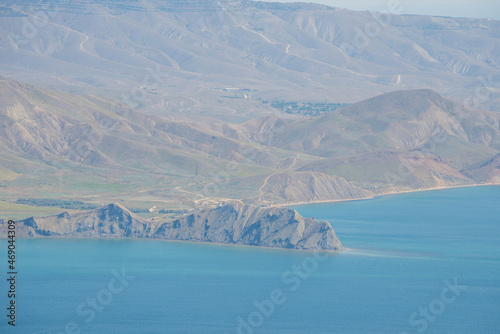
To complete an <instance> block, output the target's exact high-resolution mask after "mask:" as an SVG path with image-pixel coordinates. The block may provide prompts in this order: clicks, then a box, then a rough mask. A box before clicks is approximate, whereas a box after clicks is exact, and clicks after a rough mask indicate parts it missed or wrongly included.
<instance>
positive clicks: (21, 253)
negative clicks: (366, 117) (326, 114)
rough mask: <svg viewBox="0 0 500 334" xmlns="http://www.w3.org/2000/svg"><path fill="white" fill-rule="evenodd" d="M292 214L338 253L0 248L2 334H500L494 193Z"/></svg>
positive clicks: (177, 247)
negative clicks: (324, 223)
mask: <svg viewBox="0 0 500 334" xmlns="http://www.w3.org/2000/svg"><path fill="white" fill-rule="evenodd" d="M293 208H294V209H295V210H297V211H298V212H299V213H301V214H302V215H303V216H306V217H315V218H316V219H318V220H328V221H329V222H330V223H331V225H332V226H333V228H334V229H335V231H336V233H337V235H338V237H339V238H340V240H341V242H342V244H343V245H344V247H346V250H345V251H344V252H340V253H334V254H331V253H323V252H313V251H296V250H283V249H271V248H260V247H251V246H230V245H219V244H208V243H188V242H169V241H160V240H98V239H87V240H77V239H19V240H17V241H16V250H15V251H16V259H15V268H14V269H15V272H16V274H15V275H14V276H15V282H14V284H13V286H12V285H11V283H12V279H11V276H12V275H9V274H7V272H9V271H10V270H9V268H8V259H7V255H8V254H7V251H8V243H7V240H5V239H3V240H0V306H1V307H0V333H46V334H48V333H54V334H55V333H57V334H59V333H72V334H73V333H74V334H78V333H95V334H106V333H109V334H128V333H172V334H174V333H175V334H181V333H183V334H184V333H189V334H191V333H192V334H212V333H217V334H225V333H245V334H250V333H255V334H257V333H260V334H281V333H283V334H285V333H286V334H299V333H312V334H326V333H328V334H331V333H346V334H347V333H363V334H366V333H384V334H389V333H395V334H408V333H429V334H430V333H439V334H445V333H450V334H460V333H464V334H465V333H466V334H469V333H474V334H476V333H495V334H498V333H500V187H499V186H480V187H467V188H454V189H446V190H436V191H423V192H415V193H405V194H395V195H387V196H380V197H377V198H374V199H369V200H360V201H351V202H337V203H327V204H312V205H301V206H295V207H293ZM9 279H11V281H9ZM12 288H14V290H15V298H9V296H8V295H9V290H11V289H12ZM11 300H14V302H15V311H14V319H15V320H14V322H13V324H15V326H13V325H12V307H11V306H10V305H11V304H10V303H11ZM9 307H10V310H9V309H8V308H9ZM9 322H11V324H9Z"/></svg>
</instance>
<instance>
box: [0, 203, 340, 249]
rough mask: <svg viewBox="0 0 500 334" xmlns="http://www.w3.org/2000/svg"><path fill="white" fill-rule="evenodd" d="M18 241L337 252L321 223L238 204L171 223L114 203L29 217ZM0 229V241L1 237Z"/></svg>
mask: <svg viewBox="0 0 500 334" xmlns="http://www.w3.org/2000/svg"><path fill="white" fill-rule="evenodd" d="M16 225H17V227H16V229H17V236H18V237H74V238H155V239H165V240H183V241H193V242H215V243H225V244H236V245H251V246H265V247H278V248H293V249H320V250H335V251H339V250H342V249H343V247H342V245H341V243H340V241H339V239H338V238H337V236H336V235H335V232H334V230H333V229H332V227H331V226H330V223H328V222H327V221H321V222H319V221H317V220H315V219H311V218H304V217H302V216H301V215H300V214H299V213H298V212H297V211H295V210H291V209H287V208H262V207H257V206H254V205H244V204H240V203H233V204H227V205H223V206H219V207H217V208H206V209H202V210H196V211H195V212H193V213H190V214H187V215H184V216H183V217H181V218H178V219H176V220H172V221H168V222H163V223H158V222H155V221H152V220H146V219H143V218H141V217H139V216H137V215H135V214H133V213H132V212H130V211H129V210H127V209H126V208H125V207H123V206H121V205H119V204H110V205H107V206H105V207H102V208H99V209H95V210H90V211H85V212H81V213H76V214H69V213H67V212H64V213H61V214H59V215H56V216H49V217H31V218H28V219H25V220H21V221H19V222H17V224H16ZM6 231H7V229H6V228H0V237H6Z"/></svg>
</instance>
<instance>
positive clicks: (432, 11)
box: [264, 0, 500, 20]
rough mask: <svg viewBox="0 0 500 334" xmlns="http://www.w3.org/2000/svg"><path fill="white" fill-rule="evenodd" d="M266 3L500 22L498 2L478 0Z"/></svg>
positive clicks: (272, 0)
mask: <svg viewBox="0 0 500 334" xmlns="http://www.w3.org/2000/svg"><path fill="white" fill-rule="evenodd" d="M264 1H267V2H306V3H321V4H325V5H329V6H332V7H340V8H346V9H351V10H358V11H364V10H370V11H392V10H391V8H398V12H396V13H395V14H415V15H433V16H450V17H468V18H490V19H495V20H500V1H494V0H480V1H475V2H471V1H448V0H441V1H431V0H424V1H418V2H416V1H412V0H409V1H408V0H374V1H369V0H360V1H348V0H314V1H295V0H264Z"/></svg>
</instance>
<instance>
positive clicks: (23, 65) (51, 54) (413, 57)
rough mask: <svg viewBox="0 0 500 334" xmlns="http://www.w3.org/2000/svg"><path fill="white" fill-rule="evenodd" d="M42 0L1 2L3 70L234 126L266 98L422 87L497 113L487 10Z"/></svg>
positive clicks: (499, 29) (331, 97)
mask: <svg viewBox="0 0 500 334" xmlns="http://www.w3.org/2000/svg"><path fill="white" fill-rule="evenodd" d="M44 3H45V2H44ZM48 3H49V5H48V6H46V7H43V6H42V5H39V4H38V3H37V2H36V1H23V2H18V1H16V2H7V4H6V6H4V7H2V9H1V10H0V15H2V17H1V20H0V33H1V35H2V36H4V38H2V40H1V41H0V70H1V73H2V74H3V75H5V76H8V77H11V78H14V79H18V80H22V81H26V82H30V83H34V84H37V85H42V86H45V87H52V88H56V89H61V90H65V91H72V92H87V93H94V94H96V93H97V94H100V95H107V96H111V97H113V98H114V99H121V100H122V101H123V102H124V103H129V105H131V106H134V107H136V105H137V107H139V108H141V109H143V110H145V111H147V112H148V113H151V112H154V113H157V114H163V115H164V114H167V113H170V114H171V115H170V117H174V116H176V117H180V118H184V117H186V116H188V115H186V114H190V115H193V114H198V115H205V116H211V117H216V118H218V119H224V120H226V121H227V120H230V121H233V122H238V121H240V120H242V119H249V118H252V117H254V116H258V115H263V114H266V113H274V112H276V110H274V109H273V108H272V107H270V106H269V104H265V103H262V100H263V101H269V100H271V101H272V100H274V99H277V100H286V101H325V100H326V101H328V102H331V103H353V102H358V101H361V100H363V99H366V98H369V97H373V96H376V95H379V94H381V93H386V92H391V91H397V90H401V89H419V88H431V89H433V90H435V91H437V92H438V93H440V94H442V95H444V96H445V97H451V98H454V99H455V100H457V101H458V102H460V103H462V102H464V101H465V102H466V103H467V104H468V106H473V107H475V108H481V109H486V110H488V109H489V110H493V111H495V110H498V109H499V97H500V95H499V89H498V86H499V82H500V69H499V64H500V52H499V48H500V42H499V36H500V24H499V22H498V21H494V20H487V19H482V20H481V19H467V18H444V17H431V16H416V15H403V16H398V15H388V14H380V13H371V12H356V11H350V10H343V9H338V8H331V7H327V6H323V5H314V4H304V3H300V4H297V3H292V4H290V3H289V4H280V3H268V2H257V1H231V0H226V1H215V0H198V1H182V2H179V1H166V0H165V1H162V0H158V1H90V2H89V1H73V2H71V4H69V3H66V2H64V1H58V0H52V1H48ZM391 8H392V7H391ZM391 8H388V9H390V10H393V12H394V11H395V12H397V10H394V9H391ZM35 13H38V14H37V15H38V16H36V17H40V19H38V20H37V18H36V17H34V16H33V15H34V14H35ZM43 19H45V21H44V20H43ZM133 94H135V95H133ZM134 96H135V97H138V98H135V97H134Z"/></svg>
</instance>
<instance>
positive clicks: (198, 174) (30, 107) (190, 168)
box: [0, 79, 500, 208]
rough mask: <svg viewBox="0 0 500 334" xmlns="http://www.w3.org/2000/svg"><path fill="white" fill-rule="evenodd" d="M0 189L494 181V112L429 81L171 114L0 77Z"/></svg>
mask: <svg viewBox="0 0 500 334" xmlns="http://www.w3.org/2000/svg"><path fill="white" fill-rule="evenodd" d="M0 92H1V96H2V101H1V108H0V117H1V120H2V127H1V129H0V130H1V131H0V137H1V144H0V145H2V153H0V162H1V166H2V168H3V169H2V181H3V182H2V184H3V185H4V187H5V188H4V189H5V191H4V192H3V194H2V196H3V199H6V200H10V201H14V200H16V199H17V198H20V197H26V196H24V195H23V194H26V193H30V194H38V196H37V197H42V198H44V197H48V198H70V199H74V200H81V201H84V202H91V203H96V204H100V203H103V202H107V201H110V200H113V201H114V202H122V203H127V205H132V206H133V207H143V208H144V207H150V206H153V204H154V205H157V206H158V207H167V208H168V207H174V208H175V207H190V206H191V207H192V205H193V203H194V205H195V206H198V205H201V204H203V203H205V204H208V203H213V204H215V203H221V202H225V201H228V200H239V201H243V202H246V203H255V204H273V203H274V204H276V203H283V202H302V201H318V200H332V199H351V198H362V197H366V196H370V195H372V194H373V193H384V192H390V191H395V190H414V189H418V188H430V187H436V186H450V185H466V184H474V183H478V182H498V181H499V176H500V175H499V173H498V172H499V170H498V161H497V160H498V155H499V152H500V136H499V135H500V113H494V112H488V111H479V110H471V109H467V108H464V107H462V106H460V105H459V104H456V103H454V102H452V101H450V100H447V99H444V98H442V97H441V96H440V95H439V94H437V93H435V92H433V91H431V90H412V91H399V92H394V93H389V94H385V95H381V96H378V97H375V98H372V99H369V100H366V101H362V102H359V103H356V104H353V105H351V106H348V107H344V108H342V109H339V110H337V111H334V112H331V113H329V114H326V115H324V116H321V117H312V118H308V119H295V120H290V119H279V118H276V117H266V118H261V119H256V120H251V121H248V122H244V123H241V124H238V125H235V124H226V123H218V124H215V125H214V124H205V123H199V122H194V121H193V122H186V121H171V120H168V119H166V118H163V117H160V116H155V115H147V114H143V113H141V112H139V111H136V110H132V109H128V108H126V107H123V106H119V104H117V103H115V102H113V101H110V100H106V99H105V98H99V97H96V96H85V97H84V96H75V95H70V94H67V93H61V92H57V91H51V90H47V89H40V88H36V87H33V86H29V85H26V84H21V83H19V82H16V81H13V80H10V79H2V80H0Z"/></svg>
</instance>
